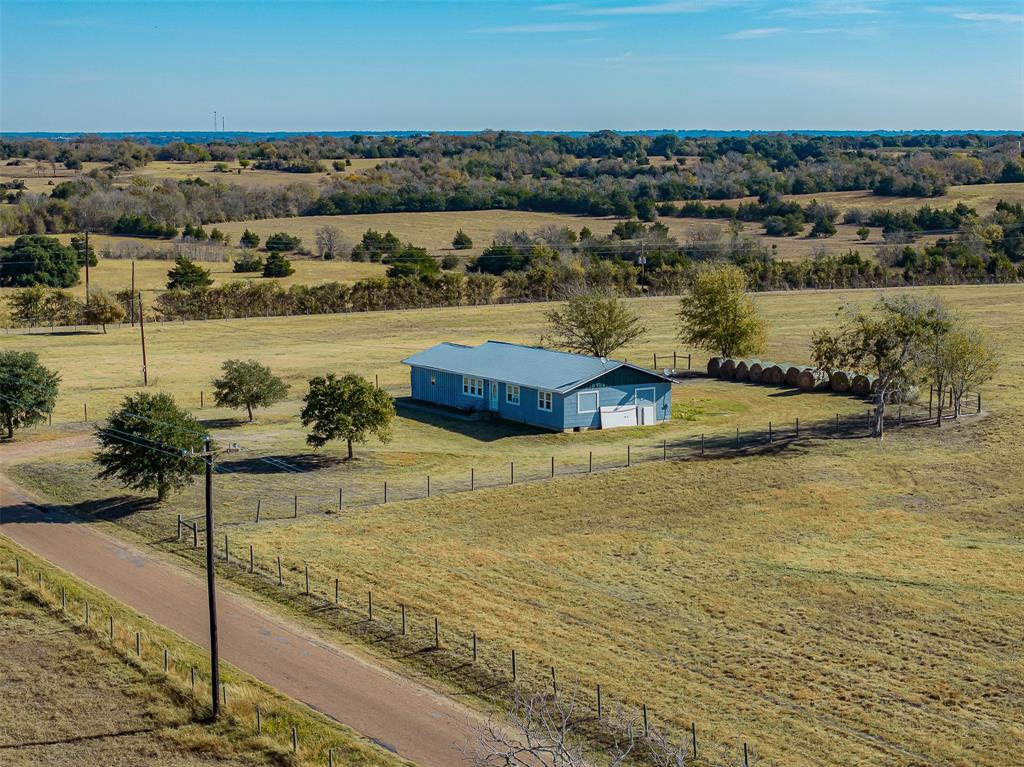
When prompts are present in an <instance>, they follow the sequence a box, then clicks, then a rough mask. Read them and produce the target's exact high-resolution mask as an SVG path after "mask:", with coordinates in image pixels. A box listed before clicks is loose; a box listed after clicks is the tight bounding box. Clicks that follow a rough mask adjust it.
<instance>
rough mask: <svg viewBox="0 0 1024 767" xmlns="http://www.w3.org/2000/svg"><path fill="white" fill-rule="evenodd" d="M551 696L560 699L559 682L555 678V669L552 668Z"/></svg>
mask: <svg viewBox="0 0 1024 767" xmlns="http://www.w3.org/2000/svg"><path fill="white" fill-rule="evenodd" d="M551 694H552V695H553V696H555V697H556V698H557V697H558V680H557V679H556V678H555V667H554V666H552V667H551Z"/></svg>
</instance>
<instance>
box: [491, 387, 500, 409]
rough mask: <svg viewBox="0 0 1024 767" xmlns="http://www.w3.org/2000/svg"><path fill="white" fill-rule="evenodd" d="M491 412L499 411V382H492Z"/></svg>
mask: <svg viewBox="0 0 1024 767" xmlns="http://www.w3.org/2000/svg"><path fill="white" fill-rule="evenodd" d="M490 404H491V410H497V409H498V382H497V381H491V397H490Z"/></svg>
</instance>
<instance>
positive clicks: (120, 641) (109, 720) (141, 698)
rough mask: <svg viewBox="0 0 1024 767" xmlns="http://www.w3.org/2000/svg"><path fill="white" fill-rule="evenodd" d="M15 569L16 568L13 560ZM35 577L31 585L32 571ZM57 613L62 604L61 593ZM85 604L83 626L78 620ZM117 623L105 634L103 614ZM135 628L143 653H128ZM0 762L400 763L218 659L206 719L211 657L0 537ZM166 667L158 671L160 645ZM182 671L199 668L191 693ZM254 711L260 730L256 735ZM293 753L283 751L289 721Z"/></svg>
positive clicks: (372, 766) (192, 765) (181, 765)
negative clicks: (330, 757) (218, 689)
mask: <svg viewBox="0 0 1024 767" xmlns="http://www.w3.org/2000/svg"><path fill="white" fill-rule="evenodd" d="M16 557H17V558H18V559H19V560H20V568H21V575H20V577H17V576H16V575H15V558H16ZM40 574H41V575H42V578H43V586H42V589H40V587H39V585H38V581H37V578H38V576H39V575H40ZM62 587H63V588H64V589H65V594H66V598H67V609H66V610H62V609H61V588H62ZM86 601H88V602H89V610H90V621H89V625H88V626H85V625H84V624H83V620H84V605H85V602H86ZM111 616H113V617H114V619H115V641H114V643H113V644H112V643H111V642H110V640H109V636H108V634H107V620H108V618H109V617H111ZM136 631H138V632H141V634H142V637H143V640H142V648H143V652H142V656H141V658H139V657H136V656H135V644H134V643H135V633H134V632H136ZM0 642H2V644H3V647H4V652H3V653H2V654H0V674H2V678H3V679H4V692H5V699H6V701H7V703H6V704H5V705H4V706H3V707H0V762H2V763H3V764H4V765H11V766H12V767H13V766H21V765H25V766H26V767H28V765H39V764H101V763H102V764H108V765H115V766H119V765H125V766H127V765H136V764H159V765H161V767H198V765H212V764H217V765H263V764H266V765H294V766H296V767H298V766H300V765H307V764H308V765H312V764H317V765H319V764H326V760H327V756H326V752H327V748H333V749H334V750H335V759H336V763H338V764H344V765H359V766H361V767H385V766H392V765H393V766H394V767H398V765H408V764H410V763H409V762H407V761H405V760H402V759H400V758H398V757H395V756H393V755H392V754H390V753H387V752H385V751H383V750H382V749H380V748H379V747H377V746H375V745H373V744H371V743H370V742H369V741H367V740H365V739H363V738H361V737H360V736H358V735H357V734H355V733H354V732H352V731H351V730H350V729H348V728H346V727H344V726H342V725H338V724H337V723H334V722H331V721H329V720H328V719H327V718H326V717H323V716H321V715H320V714H318V713H316V712H313V711H311V710H309V709H306V708H304V707H302V706H301V705H300V704H298V703H296V702H294V701H292V700H290V699H288V698H285V697H284V696H283V695H281V694H280V693H277V692H275V691H274V690H272V689H271V688H269V687H267V686H266V685H263V684H261V683H259V682H257V681H256V680H254V679H252V678H250V677H248V676H246V675H244V674H240V673H239V672H237V671H236V670H235V669H233V668H232V667H230V666H228V665H227V664H224V668H223V672H224V673H223V674H222V679H224V680H225V683H226V685H227V688H228V694H227V702H226V703H225V705H224V708H223V712H224V713H223V716H222V718H221V721H219V722H217V723H211V722H210V721H209V720H208V711H209V709H208V706H207V705H206V702H207V701H208V696H209V688H208V685H207V683H206V681H204V680H206V679H208V678H209V660H208V656H207V655H206V653H205V652H204V651H202V650H200V649H199V648H198V647H195V646H193V645H191V644H190V643H188V642H186V641H185V640H184V639H182V638H181V637H179V636H178V635H176V634H174V633H173V632H170V631H169V630H167V629H164V628H162V627H160V626H158V625H156V624H153V623H151V622H150V621H148V620H147V619H145V618H143V617H141V616H140V615H138V614H136V613H133V612H132V611H131V610H129V609H127V608H126V607H125V606H124V605H122V604H121V603H119V602H117V601H116V600H114V599H112V598H110V597H109V596H107V595H106V594H104V593H103V592H101V591H98V590H96V589H93V588H91V587H89V586H86V585H85V584H83V583H81V582H80V581H77V580H76V579H74V578H72V577H71V576H69V575H68V574H66V573H64V572H63V571H61V570H59V569H57V568H55V567H53V566H52V565H49V564H48V563H46V562H45V561H43V560H41V559H39V558H37V557H35V556H34V555H32V554H30V553H29V552H27V551H26V550H24V549H22V548H21V547H20V546H18V545H16V544H14V543H13V542H11V541H10V540H9V539H7V538H5V537H2V536H0ZM165 647H166V648H167V649H168V651H169V653H170V656H169V660H170V673H169V674H166V675H165V674H164V673H163V665H162V664H163V656H162V652H163V648H165ZM190 666H195V667H196V668H197V672H198V676H197V684H196V689H195V691H193V690H192V689H191V686H190V685H191V679H190V671H189V668H190ZM257 706H258V707H260V709H261V712H262V723H263V735H262V736H258V735H257V734H256V732H255V710H256V707H257ZM293 726H294V727H296V728H297V729H298V732H299V744H300V748H299V752H298V753H297V754H293V753H292V752H291V741H290V738H291V728H292V727H293Z"/></svg>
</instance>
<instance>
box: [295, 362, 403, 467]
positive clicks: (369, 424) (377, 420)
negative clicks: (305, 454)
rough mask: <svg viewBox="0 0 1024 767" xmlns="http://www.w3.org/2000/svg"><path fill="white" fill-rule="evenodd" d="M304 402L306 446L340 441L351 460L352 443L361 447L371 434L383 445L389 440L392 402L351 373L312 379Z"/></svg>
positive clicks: (302, 414) (387, 395)
mask: <svg viewBox="0 0 1024 767" xmlns="http://www.w3.org/2000/svg"><path fill="white" fill-rule="evenodd" d="M303 403H304V404H303V406H302V413H301V418H302V425H303V426H312V427H313V428H312V430H311V431H310V433H309V434H308V435H307V437H306V443H307V444H309V445H312V446H313V447H316V448H319V447H323V446H324V445H326V444H327V443H328V442H330V441H331V440H336V439H343V440H345V442H346V443H347V445H348V457H349V459H351V458H352V444H353V443H355V442H358V443H360V444H362V443H364V442H366V440H367V439H368V438H369V437H370V436H371V435H372V436H376V437H377V439H379V440H380V441H381V442H383V443H385V444H386V443H387V442H389V441H390V440H391V424H392V422H393V421H394V418H395V403H394V401H393V400H392V399H391V396H390V395H389V394H388V393H387V392H385V391H384V390H383V389H378V388H377V387H375V386H374V385H373V384H371V383H370V382H369V381H367V380H366V379H364V378H360V377H359V376H357V375H355V374H354V373H348V374H346V375H344V376H342V377H341V378H338V377H336V376H335V375H334V374H333V373H331V374H329V375H327V376H317V377H316V378H311V379H310V381H309V392H308V393H307V394H306V396H305V397H304V398H303Z"/></svg>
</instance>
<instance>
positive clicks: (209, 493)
mask: <svg viewBox="0 0 1024 767" xmlns="http://www.w3.org/2000/svg"><path fill="white" fill-rule="evenodd" d="M203 442H204V449H203V452H201V453H196V452H194V451H193V452H192V453H191V455H192V456H193V457H195V458H202V459H203V461H204V463H205V464H206V596H207V601H208V602H209V608H210V701H211V702H212V704H213V718H214V719H217V718H218V717H220V647H219V646H218V643H217V582H216V576H217V573H216V570H215V567H214V553H213V459H214V458H215V457H217V455H219V454H220V453H224V452H231V453H234V452H237V451H238V445H236V444H235V443H231V444H229V445H228V446H227V447H226V448H225V449H223V450H219V451H214V450H213V445H212V443H211V440H210V436H209V435H207V436H206V437H205V438H204V440H203Z"/></svg>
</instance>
